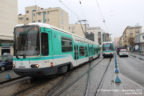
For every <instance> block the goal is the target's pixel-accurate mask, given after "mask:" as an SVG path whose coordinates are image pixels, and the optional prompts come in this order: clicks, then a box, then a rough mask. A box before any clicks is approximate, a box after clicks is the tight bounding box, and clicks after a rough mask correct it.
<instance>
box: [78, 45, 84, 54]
mask: <svg viewBox="0 0 144 96" xmlns="http://www.w3.org/2000/svg"><path fill="white" fill-rule="evenodd" d="M79 52H80V56H84V55H85V51H84V47H83V46H80V47H79Z"/></svg>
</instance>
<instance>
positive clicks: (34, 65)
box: [31, 64, 39, 68]
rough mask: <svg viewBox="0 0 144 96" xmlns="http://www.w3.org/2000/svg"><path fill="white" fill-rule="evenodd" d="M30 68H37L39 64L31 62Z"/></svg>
mask: <svg viewBox="0 0 144 96" xmlns="http://www.w3.org/2000/svg"><path fill="white" fill-rule="evenodd" d="M31 68H39V65H38V64H33V65H31Z"/></svg>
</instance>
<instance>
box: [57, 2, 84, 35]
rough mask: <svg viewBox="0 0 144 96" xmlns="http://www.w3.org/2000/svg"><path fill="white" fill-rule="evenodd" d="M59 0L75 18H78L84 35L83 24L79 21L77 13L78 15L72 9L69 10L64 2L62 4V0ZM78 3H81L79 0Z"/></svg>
mask: <svg viewBox="0 0 144 96" xmlns="http://www.w3.org/2000/svg"><path fill="white" fill-rule="evenodd" d="M59 2H60V3H61V4H62V5H63V6H64V7H65V8H67V9H68V10H69V11H70V12H71V13H72V14H73V15H75V16H76V18H77V19H78V21H79V23H80V26H81V29H82V32H83V33H84V35H85V31H84V28H83V26H82V23H81V22H80V18H79V15H78V14H77V13H75V12H74V11H73V10H71V9H70V8H69V7H68V6H67V5H66V4H64V3H63V1H62V0H59ZM80 4H81V2H80Z"/></svg>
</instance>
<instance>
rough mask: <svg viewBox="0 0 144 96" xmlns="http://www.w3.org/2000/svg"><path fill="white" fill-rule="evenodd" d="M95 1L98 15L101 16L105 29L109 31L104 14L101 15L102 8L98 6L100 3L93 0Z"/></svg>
mask: <svg viewBox="0 0 144 96" xmlns="http://www.w3.org/2000/svg"><path fill="white" fill-rule="evenodd" d="M95 1H96V4H97V7H98V9H99V12H100V15H101V16H102V23H103V24H104V26H105V27H106V29H107V31H108V32H109V28H108V26H107V23H106V19H105V17H104V15H103V12H102V9H101V7H100V4H99V2H98V0H95Z"/></svg>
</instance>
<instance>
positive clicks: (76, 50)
mask: <svg viewBox="0 0 144 96" xmlns="http://www.w3.org/2000/svg"><path fill="white" fill-rule="evenodd" d="M74 55H75V56H74V59H75V60H77V59H78V45H75V46H74Z"/></svg>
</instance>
